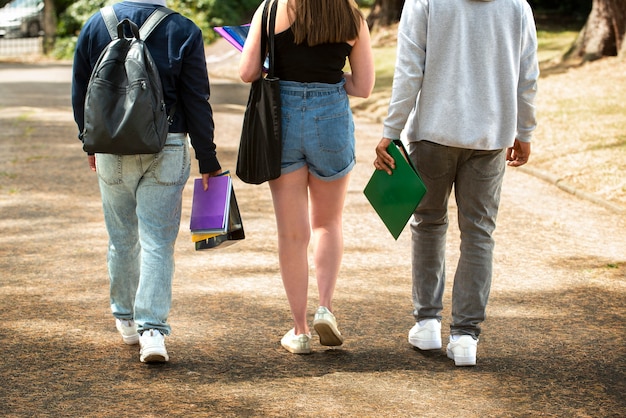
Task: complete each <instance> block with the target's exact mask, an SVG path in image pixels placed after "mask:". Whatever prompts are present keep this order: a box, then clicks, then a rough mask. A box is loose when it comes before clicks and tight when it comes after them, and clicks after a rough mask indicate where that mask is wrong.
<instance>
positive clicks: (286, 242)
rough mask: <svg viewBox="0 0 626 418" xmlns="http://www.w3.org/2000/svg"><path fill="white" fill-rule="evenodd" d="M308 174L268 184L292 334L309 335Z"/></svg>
mask: <svg viewBox="0 0 626 418" xmlns="http://www.w3.org/2000/svg"><path fill="white" fill-rule="evenodd" d="M307 183H308V171H307V167H303V168H301V169H299V170H296V171H294V172H292V173H289V174H285V175H281V176H280V177H279V178H277V179H276V180H272V181H270V182H269V185H270V190H271V192H272V200H273V202H274V212H275V215H276V227H277V230H278V261H279V264H280V274H281V277H282V280H283V285H284V287H285V292H286V294H287V299H288V301H289V306H290V308H291V315H292V317H293V321H294V324H295V334H296V335H299V334H307V333H309V327H308V324H307V319H306V310H307V291H308V283H309V264H308V253H307V250H308V245H309V240H310V237H311V228H310V225H309V213H308V184H307Z"/></svg>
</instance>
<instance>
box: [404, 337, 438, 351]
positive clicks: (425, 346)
mask: <svg viewBox="0 0 626 418" xmlns="http://www.w3.org/2000/svg"><path fill="white" fill-rule="evenodd" d="M409 343H410V344H411V345H412V346H413V347H415V348H418V349H420V350H439V349H441V340H430V341H424V340H419V341H417V340H414V339H410V338H409Z"/></svg>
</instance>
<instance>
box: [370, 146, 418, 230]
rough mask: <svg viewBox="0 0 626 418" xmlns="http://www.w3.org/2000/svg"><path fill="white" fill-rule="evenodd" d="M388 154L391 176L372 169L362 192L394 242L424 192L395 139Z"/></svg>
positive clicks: (406, 155)
mask: <svg viewBox="0 0 626 418" xmlns="http://www.w3.org/2000/svg"><path fill="white" fill-rule="evenodd" d="M387 152H388V153H389V154H390V155H391V156H392V157H393V159H394V160H395V163H396V168H395V169H394V170H393V171H392V173H391V175H389V174H387V173H386V172H385V171H383V170H375V171H374V174H372V177H371V178H370V180H369V182H368V183H367V185H366V186H365V189H364V190H363V193H364V194H365V197H367V199H368V200H369V202H370V204H371V205H372V207H373V208H374V210H375V211H376V213H378V216H380V218H381V219H382V221H383V223H384V224H385V226H386V227H387V229H388V230H389V232H391V235H392V236H393V237H394V238H395V239H396V240H397V239H398V237H399V236H400V233H401V232H402V230H403V229H404V227H405V225H406V223H407V222H408V220H409V218H410V217H411V215H412V214H413V212H414V211H415V208H417V205H418V204H419V202H420V201H421V200H422V198H423V197H424V194H425V193H426V186H424V182H423V181H422V179H421V177H420V176H419V174H418V172H417V170H416V169H415V167H414V166H413V163H412V162H411V160H410V159H409V157H408V154H407V152H406V150H405V149H404V145H403V144H402V141H400V140H399V139H396V140H394V141H393V142H392V143H391V144H389V147H388V148H387Z"/></svg>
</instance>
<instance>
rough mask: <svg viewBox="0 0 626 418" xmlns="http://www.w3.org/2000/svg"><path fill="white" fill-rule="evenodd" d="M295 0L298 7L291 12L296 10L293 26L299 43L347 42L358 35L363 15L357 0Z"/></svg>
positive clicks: (296, 40) (311, 44) (292, 28)
mask: <svg viewBox="0 0 626 418" xmlns="http://www.w3.org/2000/svg"><path fill="white" fill-rule="evenodd" d="M268 1H269V0H268ZM275 1H278V0H275ZM294 3H295V8H294V9H295V10H290V12H292V13H294V14H295V16H293V24H292V25H291V30H292V31H293V33H294V37H295V42H296V44H302V43H306V44H307V45H309V46H314V45H319V44H327V43H339V42H347V41H351V40H353V39H356V38H357V37H358V36H359V30H360V28H361V23H362V22H363V19H364V17H363V14H362V13H361V11H360V10H359V7H358V5H357V4H356V2H355V0H295V1H294ZM290 14H291V13H290Z"/></svg>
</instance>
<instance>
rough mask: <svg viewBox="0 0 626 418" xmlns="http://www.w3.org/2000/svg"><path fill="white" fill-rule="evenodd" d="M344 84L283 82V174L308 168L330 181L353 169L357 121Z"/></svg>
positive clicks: (281, 85) (342, 82) (312, 172)
mask: <svg viewBox="0 0 626 418" xmlns="http://www.w3.org/2000/svg"><path fill="white" fill-rule="evenodd" d="M344 83H345V81H341V82H339V83H337V84H326V83H299V82H295V81H281V82H280V99H281V113H282V141H283V144H282V145H283V152H282V158H281V160H282V163H281V168H282V169H281V174H287V173H291V172H293V171H296V170H298V169H299V168H301V167H304V166H308V170H309V172H310V173H311V174H312V175H314V176H315V177H317V178H319V179H321V180H326V181H331V180H336V179H338V178H341V177H343V176H345V175H346V174H348V173H349V172H350V170H352V167H354V164H355V151H354V148H355V144H354V121H353V119H352V110H351V109H350V102H349V100H348V95H347V94H346V91H345V89H344V87H343V85H344Z"/></svg>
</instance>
